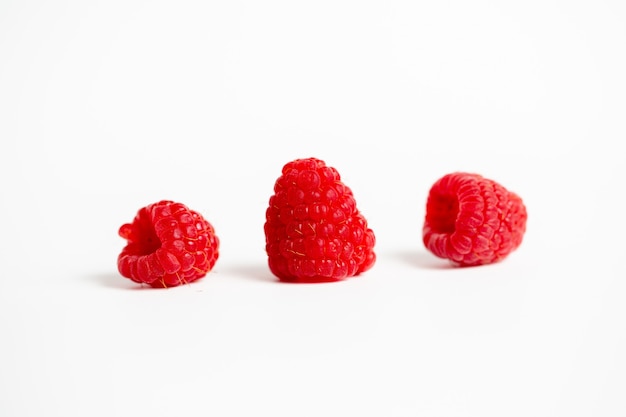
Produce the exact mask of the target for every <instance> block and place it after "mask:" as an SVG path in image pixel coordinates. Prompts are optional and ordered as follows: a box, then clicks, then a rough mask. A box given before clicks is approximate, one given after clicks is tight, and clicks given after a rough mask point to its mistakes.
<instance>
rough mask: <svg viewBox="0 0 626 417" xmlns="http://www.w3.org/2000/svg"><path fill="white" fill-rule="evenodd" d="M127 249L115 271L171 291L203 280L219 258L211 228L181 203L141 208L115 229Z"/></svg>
mask: <svg viewBox="0 0 626 417" xmlns="http://www.w3.org/2000/svg"><path fill="white" fill-rule="evenodd" d="M119 235H120V236H121V237H122V238H124V239H126V241H127V245H126V246H125V247H124V249H123V250H122V252H121V253H120V254H119V256H118V259H117V267H118V270H119V272H120V274H122V276H124V277H126V278H130V279H131V280H133V281H135V282H137V283H143V284H148V285H150V286H151V287H155V288H166V287H175V286H178V285H181V284H186V283H190V282H193V281H196V280H198V279H200V278H202V277H204V276H205V275H206V274H207V273H208V272H209V271H210V270H211V269H212V268H213V266H214V265H215V262H216V261H217V258H218V256H219V251H218V250H219V239H218V238H217V236H216V235H215V230H214V229H213V226H212V225H211V224H210V223H209V222H208V221H207V220H205V219H204V218H203V217H202V215H200V214H199V213H197V212H195V211H193V210H190V209H189V208H187V207H186V206H185V205H183V204H181V203H176V202H173V201H168V200H163V201H160V202H158V203H154V204H150V205H148V206H146V207H143V208H141V209H140V210H139V211H138V212H137V215H136V216H135V218H134V220H133V222H132V223H130V224H124V225H122V226H121V227H120V229H119Z"/></svg>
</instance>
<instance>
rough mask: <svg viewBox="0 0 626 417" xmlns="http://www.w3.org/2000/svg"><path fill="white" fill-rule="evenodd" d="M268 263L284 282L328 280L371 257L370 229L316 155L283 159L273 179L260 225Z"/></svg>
mask: <svg viewBox="0 0 626 417" xmlns="http://www.w3.org/2000/svg"><path fill="white" fill-rule="evenodd" d="M264 231H265V241H266V252H267V255H268V264H269V268H270V270H271V271H272V273H273V274H274V275H276V276H277V277H278V278H279V279H280V280H281V281H284V282H308V283H313V282H331V281H340V280H343V279H345V278H348V277H352V276H355V275H358V274H360V273H362V272H365V271H367V270H368V269H370V268H371V267H372V266H373V265H374V262H375V260H376V255H375V254H374V244H375V238H374V232H373V231H372V230H371V229H370V228H369V227H368V225H367V221H366V220H365V218H364V217H363V215H362V214H361V213H360V212H359V210H357V207H356V201H355V199H354V196H353V194H352V191H351V190H350V188H348V187H347V186H346V185H345V184H344V183H343V182H342V181H341V178H340V175H339V173H338V172H337V170H336V169H335V168H333V167H328V166H326V164H325V162H324V161H322V160H319V159H316V158H306V159H296V160H294V161H291V162H289V163H287V164H286V165H285V166H284V167H283V169H282V175H281V176H280V177H279V178H278V179H277V180H276V183H275V185H274V194H273V195H272V196H271V197H270V200H269V207H268V208H267V210H266V222H265V225H264Z"/></svg>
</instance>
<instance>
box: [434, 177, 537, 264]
mask: <svg viewBox="0 0 626 417" xmlns="http://www.w3.org/2000/svg"><path fill="white" fill-rule="evenodd" d="M425 217H426V218H425V221H424V226H423V231H422V232H423V233H422V237H423V242H424V245H425V246H426V248H427V249H428V250H429V251H430V252H432V253H433V254H434V255H436V256H438V257H440V258H445V259H449V260H450V261H452V262H453V263H454V264H457V265H459V266H477V265H485V264H491V263H494V262H498V261H500V260H502V259H504V258H505V257H507V256H508V255H509V254H510V253H511V252H512V251H514V250H515V249H517V247H518V246H519V245H520V244H521V243H522V238H523V236H524V233H525V231H526V219H527V213H526V207H525V206H524V203H523V202H522V199H521V198H520V197H519V196H518V195H516V194H515V193H513V192H510V191H508V190H507V189H506V188H504V187H503V186H502V185H500V184H498V183H497V182H495V181H493V180H490V179H487V178H484V177H482V176H481V175H478V174H472V173H465V172H454V173H451V174H447V175H445V176H443V177H442V178H440V179H439V180H437V181H436V182H435V183H434V184H433V186H432V187H431V189H430V192H429V195H428V199H427V202H426V216H425Z"/></svg>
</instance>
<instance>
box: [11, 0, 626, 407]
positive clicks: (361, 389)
mask: <svg viewBox="0 0 626 417" xmlns="http://www.w3.org/2000/svg"><path fill="white" fill-rule="evenodd" d="M625 75H626V3H624V2H623V1H620V0H613V1H611V0H581V1H564V0H563V1H557V0H541V1H539V0H537V1H533V0H531V1H523V2H522V1H519V2H512V1H482V0H479V1H461V0H449V1H439V2H435V1H347V0H333V1H324V0H322V1H315V2H300V1H274V0H270V1H251V0H235V1H221V2H218V1H187V0H183V1H171V2H168V1H147V0H145V1H141V0H124V1H71V0H67V1H54V2H45V1H36V0H26V1H18V0H15V1H13V0H1V1H0V185H1V191H0V202H1V204H0V222H1V223H0V224H1V229H0V337H1V339H0V415H2V416H7V417H14V416H15V417H22V416H46V417H52V416H63V417H70V416H107V417H110V416H178V415H180V416H219V417H222V416H223V417H228V416H363V415H368V416H429V417H435V416H477V417H490V416H498V417H500V416H507V417H510V416H535V417H536V416H540V417H542V416H603V417H613V416H615V417H617V416H620V417H623V416H625V415H626V321H625V319H626V302H625V297H626V283H625V282H624V279H625V278H626V267H625V266H624V258H625V255H624V252H625V249H626V243H625V242H626V241H625V239H626V227H625V220H624V219H625V216H624V191H625V187H624V182H623V180H624V179H626V175H625V174H626V170H625V169H624V162H623V159H624V152H623V151H622V150H621V148H620V143H621V142H623V141H624V138H625V137H626V136H625V135H626V116H625V115H626V76H625ZM310 156H315V157H318V158H321V159H323V160H325V161H326V162H327V163H328V164H329V165H332V166H334V167H336V168H337V169H338V170H339V172H340V174H341V175H342V178H343V180H344V182H345V183H346V184H347V185H348V186H350V187H351V188H352V190H353V192H354V194H355V197H356V200H357V206H358V208H359V209H360V210H361V211H362V213H363V214H364V215H365V217H366V218H367V219H368V221H369V224H370V226H371V227H372V229H373V230H374V232H375V233H376V237H377V246H376V252H377V254H378V261H377V263H376V265H375V266H374V268H373V269H371V270H370V271H368V272H367V273H365V274H363V275H362V276H360V277H358V278H352V279H350V280H347V281H345V282H341V283H333V284H321V285H287V284H280V283H278V282H277V281H276V280H275V278H274V277H273V276H272V275H271V273H270V272H269V269H268V268H267V264H266V255H265V252H264V235H263V223H264V220H265V219H264V216H265V208H266V205H267V202H268V199H269V197H270V195H271V194H272V190H273V184H274V181H275V180H276V178H277V177H278V176H279V175H280V170H281V168H282V166H283V165H284V164H285V163H286V162H288V161H290V160H292V159H296V158H301V157H310ZM457 170H465V171H472V172H478V173H481V174H483V175H484V176H487V177H489V178H492V179H494V180H496V181H498V182H500V183H501V184H502V185H504V186H505V187H507V188H508V189H510V190H512V191H515V192H516V193H518V194H519V195H520V196H522V198H523V199H524V201H525V203H526V205H527V208H528V212H529V220H528V231H527V233H526V236H525V239H524V242H523V244H522V246H521V247H520V248H519V249H518V250H517V251H516V252H514V253H513V254H512V255H511V256H510V257H509V258H507V259H506V260H505V261H504V262H502V263H500V264H497V265H491V266H485V267H478V268H469V269H458V268H450V267H449V266H448V264H447V263H446V262H445V261H443V260H439V259H436V258H434V257H433V256H432V255H430V254H429V253H427V252H426V250H425V249H424V247H423V245H422V243H421V226H422V220H423V216H424V206H425V201H426V196H427V193H428V189H429V187H430V186H431V185H432V183H433V182H434V181H435V180H437V179H438V178H439V177H441V176H442V175H444V174H446V173H448V172H451V171H457ZM160 199H173V200H177V201H180V202H182V203H184V204H186V205H188V206H189V207H190V208H192V209H194V210H197V211H199V212H201V213H203V214H204V215H205V217H206V218H207V219H208V220H209V221H210V222H211V223H212V224H213V225H214V226H215V228H216V230H217V233H218V235H219V237H220V239H221V241H222V245H221V255H220V258H219V260H218V262H217V264H216V266H215V268H214V270H213V271H211V272H210V274H209V275H208V276H207V277H205V278H204V279H202V280H201V281H199V282H197V283H194V284H192V285H188V286H183V287H177V288H173V289H168V290H152V289H148V288H141V287H138V286H137V285H134V284H133V283H132V282H131V281H129V280H127V279H125V278H122V277H121V276H120V275H119V274H118V272H117V269H116V257H117V255H118V253H119V251H120V250H121V249H122V247H123V245H124V241H123V240H122V239H121V238H120V237H119V236H118V235H117V230H118V228H119V226H120V225H121V224H123V223H126V222H129V221H131V220H132V218H133V217H134V215H135V213H136V211H137V210H138V209H139V208H141V207H142V206H144V205H147V204H150V203H153V202H156V201H158V200H160Z"/></svg>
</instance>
